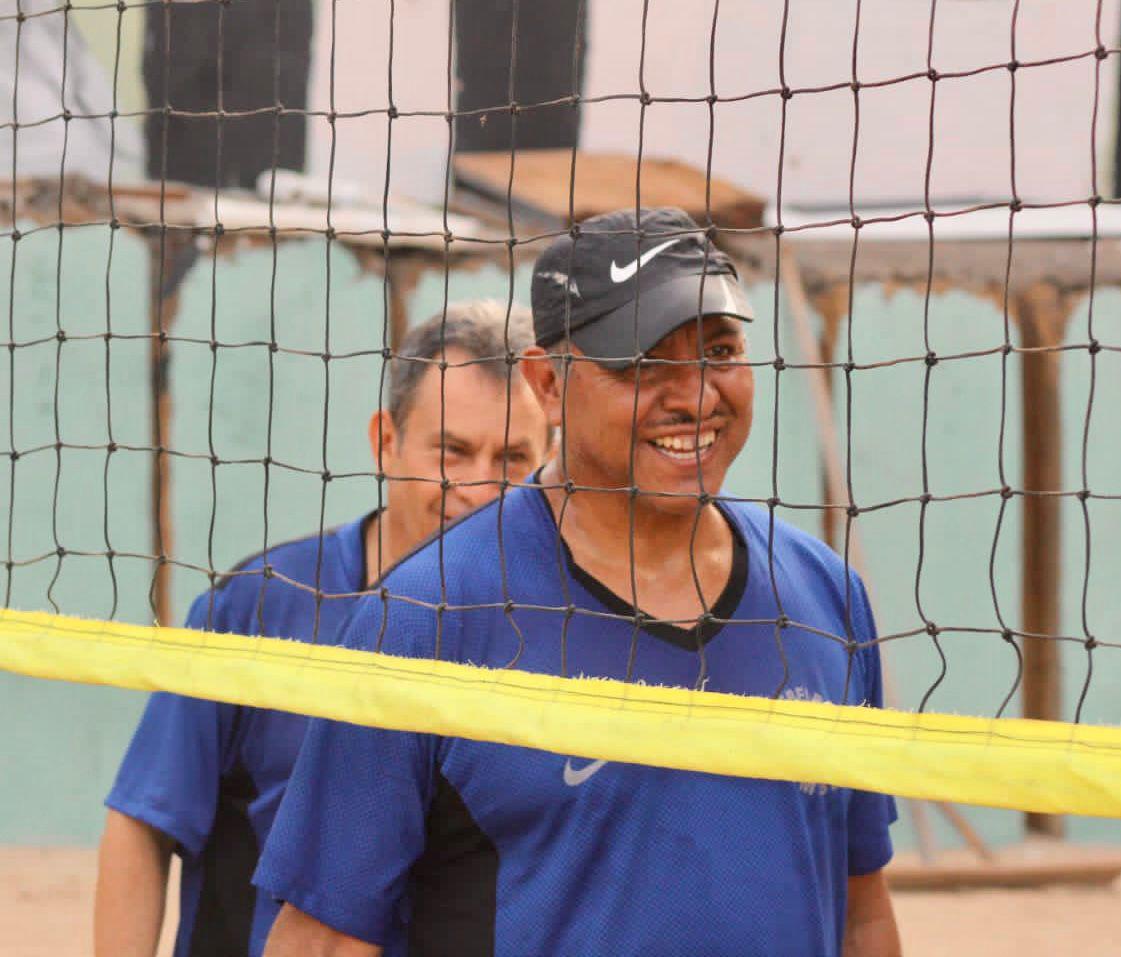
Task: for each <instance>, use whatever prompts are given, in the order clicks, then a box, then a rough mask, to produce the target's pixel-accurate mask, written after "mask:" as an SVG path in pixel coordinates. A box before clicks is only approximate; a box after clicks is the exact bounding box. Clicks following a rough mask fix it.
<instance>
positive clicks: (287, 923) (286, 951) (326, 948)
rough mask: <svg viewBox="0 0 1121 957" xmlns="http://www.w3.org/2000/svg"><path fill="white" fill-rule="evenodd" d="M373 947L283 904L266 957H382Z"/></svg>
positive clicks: (271, 934) (273, 928) (374, 945)
mask: <svg viewBox="0 0 1121 957" xmlns="http://www.w3.org/2000/svg"><path fill="white" fill-rule="evenodd" d="M381 955H382V949H381V948H380V947H378V946H377V945H376V944H367V943H366V942H365V941H364V940H359V939H358V938H357V937H351V936H349V935H348V934H344V933H341V932H340V931H337V930H335V929H333V928H331V927H328V926H327V925H326V924H323V923H320V922H319V921H317V920H316V919H315V918H314V917H311V916H309V915H307V914H305V913H304V912H303V911H302V910H297V909H296V908H295V907H293V906H292V905H291V904H285V905H284V906H283V907H282V908H281V910H280V914H279V915H278V916H277V918H276V922H275V923H274V924H273V925H272V930H271V931H270V932H269V939H268V942H267V943H266V944H265V957H381Z"/></svg>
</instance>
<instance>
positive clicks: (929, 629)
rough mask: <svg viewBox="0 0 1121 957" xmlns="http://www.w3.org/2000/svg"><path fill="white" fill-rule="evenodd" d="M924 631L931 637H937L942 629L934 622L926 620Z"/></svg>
mask: <svg viewBox="0 0 1121 957" xmlns="http://www.w3.org/2000/svg"><path fill="white" fill-rule="evenodd" d="M926 633H927V634H928V635H930V637H931V638H937V637H938V636H939V635H940V634H941V633H942V629H941V628H939V627H938V626H937V625H936V624H934V622H932V621H928V622H927V623H926Z"/></svg>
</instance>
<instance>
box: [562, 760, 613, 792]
mask: <svg viewBox="0 0 1121 957" xmlns="http://www.w3.org/2000/svg"><path fill="white" fill-rule="evenodd" d="M605 764H607V762H606V761H593V762H592V763H591V764H585V765H584V767H582V768H574V767H573V766H572V758H569V759H568V760H567V761H565V762H564V783H565V784H567V785H568V786H569V787H570V788H574V787H579V786H580V785H581V784H583V783H584V782H585V781H587V780H588V778H590V777H591V776H592V775H593V774H595V773H596V771H598V770H599V769H600V768H602V767H603V766H604V765H605Z"/></svg>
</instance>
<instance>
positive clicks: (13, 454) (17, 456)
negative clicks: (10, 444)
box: [8, 449, 20, 462]
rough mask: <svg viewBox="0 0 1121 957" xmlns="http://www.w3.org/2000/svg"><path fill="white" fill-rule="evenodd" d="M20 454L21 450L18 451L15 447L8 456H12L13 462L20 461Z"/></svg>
mask: <svg viewBox="0 0 1121 957" xmlns="http://www.w3.org/2000/svg"><path fill="white" fill-rule="evenodd" d="M19 455H20V454H19V452H16V451H15V450H14V449H13V450H12V451H11V452H9V453H8V458H10V459H11V460H12V461H13V462H18V461H19Z"/></svg>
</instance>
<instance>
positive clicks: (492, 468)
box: [448, 455, 502, 508]
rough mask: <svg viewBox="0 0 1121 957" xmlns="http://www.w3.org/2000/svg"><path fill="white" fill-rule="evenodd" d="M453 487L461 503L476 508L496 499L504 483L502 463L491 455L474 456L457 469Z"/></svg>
mask: <svg viewBox="0 0 1121 957" xmlns="http://www.w3.org/2000/svg"><path fill="white" fill-rule="evenodd" d="M448 477H449V478H452V480H453V482H454V483H455V484H454V485H453V486H452V487H453V488H454V489H455V494H456V495H457V496H458V497H459V499H460V501H462V502H464V503H465V504H467V505H470V506H471V507H472V508H474V507H475V506H477V505H483V504H485V503H486V502H489V501H490V500H491V499H492V498H494V497H495V496H496V495H497V494H498V492H499V490H500V488H501V484H500V483H501V482H502V463H501V461H499V462H495V461H494V459H493V458H492V457H491V456H489V455H477V456H474V457H473V458H472V459H471V460H470V461H469V462H464V463H463V464H462V465H461V466H460V467H459V468H457V469H456V474H455V475H454V476H448Z"/></svg>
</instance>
